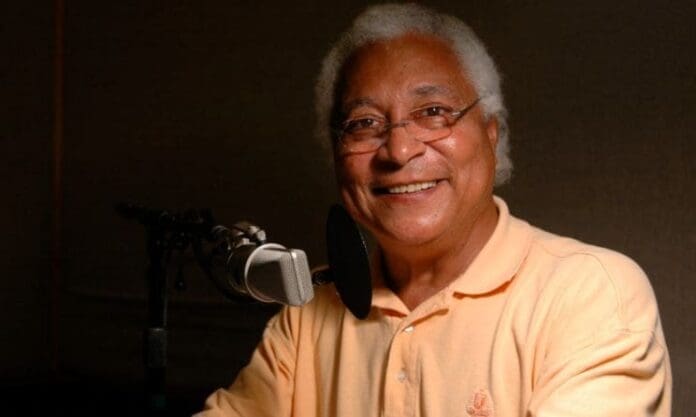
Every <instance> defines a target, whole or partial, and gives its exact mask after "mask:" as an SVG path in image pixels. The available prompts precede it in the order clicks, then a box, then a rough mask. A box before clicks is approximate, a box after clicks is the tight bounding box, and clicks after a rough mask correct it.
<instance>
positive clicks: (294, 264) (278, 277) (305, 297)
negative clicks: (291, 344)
mask: <svg viewBox="0 0 696 417" xmlns="http://www.w3.org/2000/svg"><path fill="white" fill-rule="evenodd" d="M226 270H227V272H228V273H227V274H226V275H227V278H228V284H229V285H230V286H231V287H232V288H233V289H234V290H235V291H236V292H238V293H241V294H244V295H248V296H250V297H252V298H254V299H256V300H259V301H261V302H265V303H280V304H286V305H292V306H300V305H303V304H306V303H307V302H309V301H310V300H311V299H312V298H313V297H314V287H313V285H312V274H311V272H310V269H309V263H308V262H307V255H306V254H305V252H304V251H302V250H300V249H288V248H286V247H285V246H282V245H279V244H277V243H264V244H262V245H255V244H246V245H242V246H239V247H237V248H235V249H234V251H233V252H232V253H231V254H230V256H229V258H228V260H227V265H226Z"/></svg>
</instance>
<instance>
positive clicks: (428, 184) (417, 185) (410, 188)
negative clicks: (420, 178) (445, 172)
mask: <svg viewBox="0 0 696 417" xmlns="http://www.w3.org/2000/svg"><path fill="white" fill-rule="evenodd" d="M436 185H437V181H424V182H414V183H412V184H404V185H397V186H395V187H382V188H377V189H376V190H375V191H377V193H378V194H410V193H417V192H418V191H424V190H428V189H430V188H433V187H435V186H436Z"/></svg>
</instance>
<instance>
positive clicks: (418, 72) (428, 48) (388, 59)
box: [341, 34, 474, 105]
mask: <svg viewBox="0 0 696 417" xmlns="http://www.w3.org/2000/svg"><path fill="white" fill-rule="evenodd" d="M473 93H474V90H473V87H472V86H471V83H470V82H469V80H468V79H467V77H466V75H465V72H464V70H463V68H462V66H461V64H460V62H459V59H458V58H457V56H456V54H455V53H454V51H453V50H452V48H451V47H450V46H449V45H447V44H446V43H445V41H443V40H441V39H439V38H436V37H433V36H428V35H422V34H406V35H403V36H400V37H397V38H394V39H388V40H382V41H378V42H373V43H370V44H367V45H365V46H363V47H361V48H360V49H358V51H357V52H356V53H355V54H353V56H352V57H351V59H350V60H349V61H348V62H347V64H346V67H345V71H344V88H343V94H342V95H341V100H342V103H343V104H344V105H345V104H347V103H350V102H354V101H356V100H357V101H361V100H367V101H372V100H376V101H378V100H380V99H383V100H386V99H400V100H405V99H408V98H409V97H423V96H432V95H445V96H447V95H449V96H453V97H458V98H461V99H464V98H465V97H466V96H468V95H471V94H473Z"/></svg>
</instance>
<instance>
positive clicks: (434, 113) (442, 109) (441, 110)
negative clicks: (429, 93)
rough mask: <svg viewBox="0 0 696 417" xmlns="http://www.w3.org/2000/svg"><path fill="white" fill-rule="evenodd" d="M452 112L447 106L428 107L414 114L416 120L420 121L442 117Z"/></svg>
mask: <svg viewBox="0 0 696 417" xmlns="http://www.w3.org/2000/svg"><path fill="white" fill-rule="evenodd" d="M451 112H452V109H451V108H449V107H446V106H428V107H424V108H422V109H419V110H416V111H415V112H414V113H413V117H414V118H416V119H420V118H423V117H442V116H446V115H448V114H449V113H451Z"/></svg>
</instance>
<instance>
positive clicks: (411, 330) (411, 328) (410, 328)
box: [404, 325, 413, 333]
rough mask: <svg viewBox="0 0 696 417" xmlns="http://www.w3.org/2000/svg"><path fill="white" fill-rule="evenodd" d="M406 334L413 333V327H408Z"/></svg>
mask: <svg viewBox="0 0 696 417" xmlns="http://www.w3.org/2000/svg"><path fill="white" fill-rule="evenodd" d="M404 333H413V325H411V326H408V327H406V328H405V329H404Z"/></svg>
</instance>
